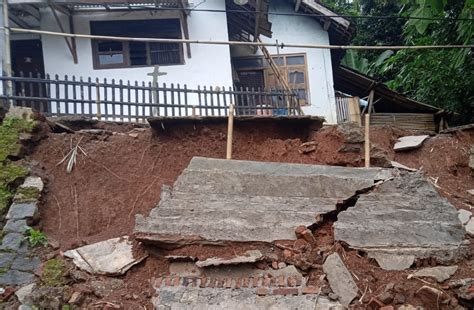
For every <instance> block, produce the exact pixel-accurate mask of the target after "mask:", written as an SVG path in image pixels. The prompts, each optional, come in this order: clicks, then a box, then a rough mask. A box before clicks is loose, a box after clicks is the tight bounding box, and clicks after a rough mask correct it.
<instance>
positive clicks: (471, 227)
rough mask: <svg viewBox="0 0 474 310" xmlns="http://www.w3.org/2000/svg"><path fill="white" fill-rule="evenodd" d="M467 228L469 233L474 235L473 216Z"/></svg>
mask: <svg viewBox="0 0 474 310" xmlns="http://www.w3.org/2000/svg"><path fill="white" fill-rule="evenodd" d="M465 229H466V232H467V233H468V234H469V235H471V236H474V218H471V219H470V220H469V222H467V224H466V226H465Z"/></svg>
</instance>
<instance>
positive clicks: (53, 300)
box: [29, 286, 68, 310]
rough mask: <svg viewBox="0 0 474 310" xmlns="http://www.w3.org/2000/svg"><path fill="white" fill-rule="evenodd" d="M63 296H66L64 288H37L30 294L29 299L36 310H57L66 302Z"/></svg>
mask: <svg viewBox="0 0 474 310" xmlns="http://www.w3.org/2000/svg"><path fill="white" fill-rule="evenodd" d="M65 295H68V294H67V291H65V287H62V286H58V287H56V286H55V287H53V286H39V287H36V288H35V289H34V290H33V291H32V292H31V294H30V298H29V299H30V300H31V304H32V305H34V306H35V307H37V309H58V310H59V309H62V305H63V304H65V303H66V302H67V300H68V299H67V298H65Z"/></svg>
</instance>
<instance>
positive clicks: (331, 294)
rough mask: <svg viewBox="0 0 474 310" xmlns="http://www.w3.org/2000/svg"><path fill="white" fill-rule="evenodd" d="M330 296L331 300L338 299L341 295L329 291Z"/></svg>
mask: <svg viewBox="0 0 474 310" xmlns="http://www.w3.org/2000/svg"><path fill="white" fill-rule="evenodd" d="M328 297H329V299H331V300H338V299H339V295H337V294H335V293H332V292H329V293H328Z"/></svg>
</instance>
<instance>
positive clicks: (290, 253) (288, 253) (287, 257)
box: [283, 249, 293, 259]
mask: <svg viewBox="0 0 474 310" xmlns="http://www.w3.org/2000/svg"><path fill="white" fill-rule="evenodd" d="M283 256H284V257H285V259H290V258H291V257H292V256H293V253H292V252H291V251H290V250H286V249H285V250H283Z"/></svg>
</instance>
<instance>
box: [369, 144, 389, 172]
mask: <svg viewBox="0 0 474 310" xmlns="http://www.w3.org/2000/svg"><path fill="white" fill-rule="evenodd" d="M370 163H371V164H372V165H373V166H375V167H384V168H391V167H392V162H391V160H390V159H389V155H388V153H387V151H386V150H384V149H383V148H381V147H379V146H377V145H373V146H372V147H371V150H370Z"/></svg>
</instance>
